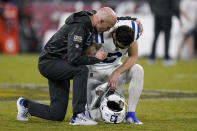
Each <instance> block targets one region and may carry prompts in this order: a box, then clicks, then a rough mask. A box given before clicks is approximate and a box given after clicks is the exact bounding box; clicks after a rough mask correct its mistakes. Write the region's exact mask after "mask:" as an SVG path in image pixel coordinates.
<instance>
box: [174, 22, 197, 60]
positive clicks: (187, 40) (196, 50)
mask: <svg viewBox="0 0 197 131" xmlns="http://www.w3.org/2000/svg"><path fill="white" fill-rule="evenodd" d="M186 45H187V46H188V50H189V54H188V55H189V57H190V58H196V57H197V20H196V25H195V26H194V27H193V28H192V29H190V30H189V31H188V32H186V33H185V34H184V38H183V41H182V42H181V45H180V47H179V49H178V55H177V59H181V53H182V51H183V49H184V47H185V46H186Z"/></svg>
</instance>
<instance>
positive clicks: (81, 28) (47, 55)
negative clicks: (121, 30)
mask: <svg viewBox="0 0 197 131" xmlns="http://www.w3.org/2000/svg"><path fill="white" fill-rule="evenodd" d="M115 23H116V15H115V13H114V11H113V10H112V9H111V8H109V7H104V8H101V9H99V10H98V11H97V12H96V11H81V12H77V13H74V14H72V15H71V16H69V17H68V18H67V19H66V21H65V24H64V25H63V26H62V27H61V28H60V29H59V30H58V31H57V32H56V33H55V34H54V35H53V36H52V37H51V39H50V40H49V41H48V42H47V44H46V45H45V47H44V49H43V50H42V52H41V54H40V57H39V62H38V68H39V71H40V73H41V74H42V75H43V76H44V77H46V78H47V79H48V83H49V93H50V105H44V104H39V103H36V102H33V101H30V100H27V99H24V98H22V97H20V98H19V99H18V100H17V109H18V114H17V120H20V121H28V114H30V115H31V116H35V117H39V118H43V119H47V120H52V121H63V120H64V117H65V114H66V110H67V106H68V100H69V89H70V80H71V79H73V100H72V105H73V117H72V120H71V122H70V124H71V125H96V124H97V122H95V121H93V120H90V119H88V118H87V117H86V116H85V115H84V113H83V112H84V111H85V104H86V102H87V78H88V68H87V67H86V65H91V64H95V63H99V62H101V61H103V60H104V59H105V58H106V56H107V53H106V52H104V51H98V52H96V54H95V55H94V56H87V55H85V51H86V49H87V48H88V47H89V46H90V44H91V43H92V38H93V36H94V32H103V31H107V30H109V29H110V28H111V27H112V26H113V25H114V24H115Z"/></svg>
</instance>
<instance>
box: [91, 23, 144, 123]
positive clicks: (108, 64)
mask: <svg viewBox="0 0 197 131" xmlns="http://www.w3.org/2000/svg"><path fill="white" fill-rule="evenodd" d="M122 25H127V26H129V27H131V28H132V29H133V30H134V31H135V33H134V35H135V36H134V41H136V40H137V39H138V38H139V37H140V26H139V25H138V24H136V22H135V21H133V20H118V21H117V23H116V24H115V26H114V27H112V29H111V30H110V31H109V32H104V33H102V34H96V35H95V43H97V44H101V49H102V50H104V51H106V52H108V55H107V58H106V59H105V60H104V61H103V62H101V63H99V64H94V65H89V66H88V68H89V76H88V84H87V101H88V105H91V102H92V99H94V97H95V95H96V94H95V88H96V87H97V86H99V85H101V84H103V83H106V82H108V80H109V77H110V75H111V74H112V72H113V71H114V70H115V69H117V68H118V67H119V66H120V65H121V64H122V62H121V58H122V56H124V55H127V54H128V49H120V48H117V47H116V46H115V45H114V42H113V38H112V36H111V35H109V34H110V32H112V31H113V30H114V29H116V28H118V27H119V26H122ZM138 69H139V70H142V72H141V74H142V75H141V76H143V68H142V67H141V66H140V65H138V64H135V65H134V66H132V68H131V69H130V70H128V71H126V72H124V73H122V74H121V75H120V78H119V87H118V91H119V92H120V93H121V92H122V88H121V87H123V86H124V84H127V83H130V82H131V79H132V78H133V77H134V75H136V74H138V73H139V74H140V72H138V73H137V71H136V70H138ZM141 78H142V81H141V82H140V84H141V83H142V84H141V85H140V86H141V87H142V86H143V77H141ZM132 83H135V82H132ZM139 92H140V94H141V89H140V91H139ZM139 96H140V95H139ZM133 97H135V96H134V95H133ZM137 97H138V96H137ZM132 99H133V98H132ZM131 102H132V103H135V102H133V101H130V103H131ZM137 102H138V100H137ZM128 107H129V106H128ZM135 108H136V104H135V105H134V106H133V107H131V108H128V110H129V111H133V112H135ZM98 113H99V111H96V113H92V114H94V115H93V116H92V118H93V119H95V120H97V119H99V118H98V117H97V116H100V115H98Z"/></svg>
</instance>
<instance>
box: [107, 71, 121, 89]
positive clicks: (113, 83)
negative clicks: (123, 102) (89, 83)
mask: <svg viewBox="0 0 197 131" xmlns="http://www.w3.org/2000/svg"><path fill="white" fill-rule="evenodd" d="M119 76H120V73H119V72H117V71H114V72H113V73H112V74H111V76H110V77H109V81H108V85H107V86H108V87H110V88H111V89H114V90H116V89H117V88H118V81H119Z"/></svg>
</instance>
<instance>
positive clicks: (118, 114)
mask: <svg viewBox="0 0 197 131" xmlns="http://www.w3.org/2000/svg"><path fill="white" fill-rule="evenodd" d="M100 111H101V117H102V119H103V121H104V122H106V123H120V122H122V120H123V119H124V117H125V98H124V97H123V96H122V95H120V94H119V93H117V92H116V91H114V90H111V89H110V90H109V91H108V92H107V93H106V94H105V95H104V97H103V99H102V101H101V105H100Z"/></svg>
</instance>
